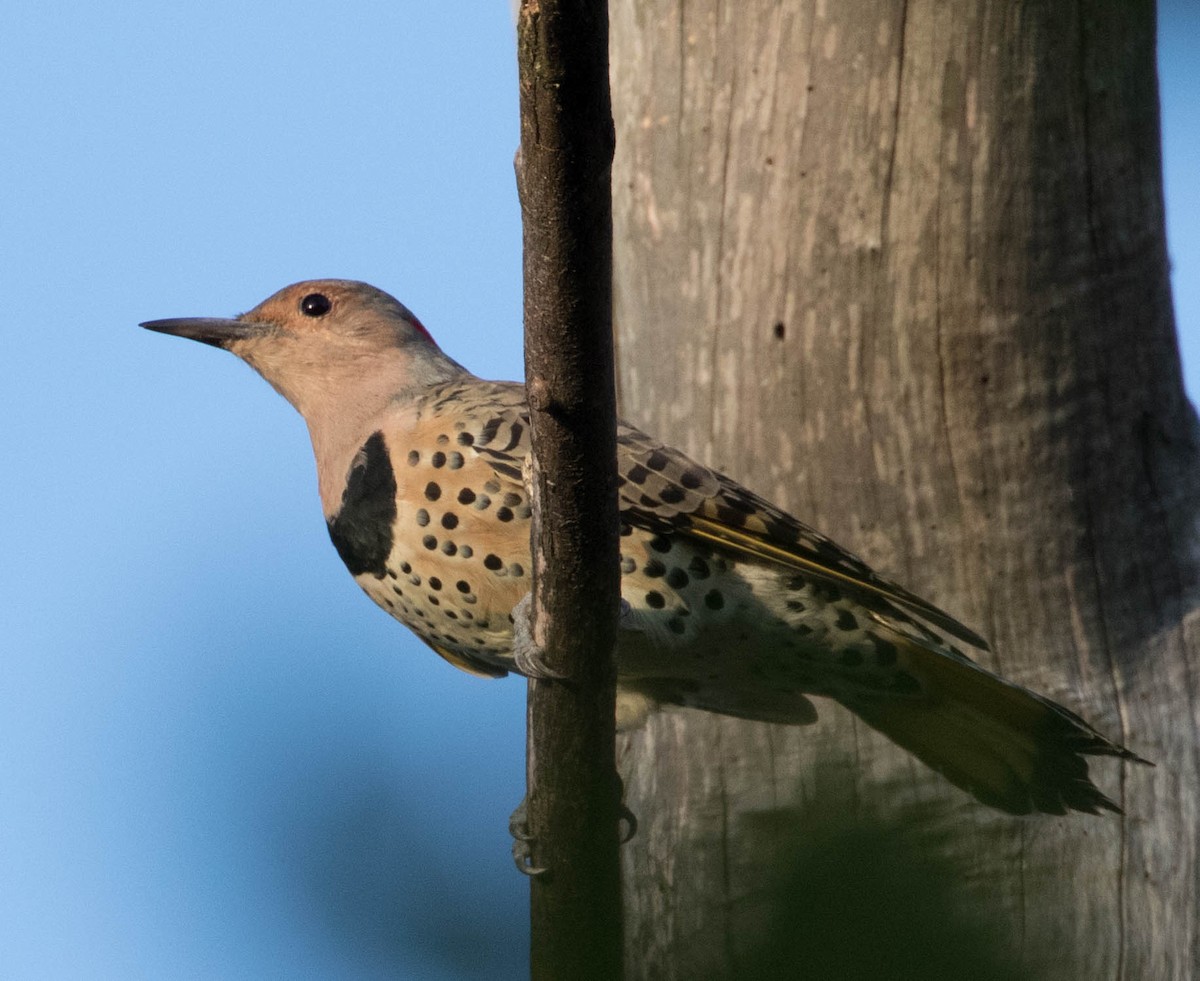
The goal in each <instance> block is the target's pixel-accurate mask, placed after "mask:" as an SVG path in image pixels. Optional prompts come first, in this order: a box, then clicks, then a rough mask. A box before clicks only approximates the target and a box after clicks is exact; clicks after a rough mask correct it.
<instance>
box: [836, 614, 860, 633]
mask: <svg viewBox="0 0 1200 981" xmlns="http://www.w3.org/2000/svg"><path fill="white" fill-rule="evenodd" d="M837 628H838V630H857V629H858V618H857V617H855V615H854V614H853V613H851V612H850V611H849V610H839V611H838V618H837Z"/></svg>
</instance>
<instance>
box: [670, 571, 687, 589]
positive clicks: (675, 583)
mask: <svg viewBox="0 0 1200 981" xmlns="http://www.w3.org/2000/svg"><path fill="white" fill-rule="evenodd" d="M689 581H690V580H689V579H688V574H687V573H686V572H684V571H683V570H682V569H679V568H675V569H672V570H671V571H670V572H668V573H667V585H668V586H670V587H671V588H672V589H683V587H684V586H686V585H687V584H688V582H689Z"/></svg>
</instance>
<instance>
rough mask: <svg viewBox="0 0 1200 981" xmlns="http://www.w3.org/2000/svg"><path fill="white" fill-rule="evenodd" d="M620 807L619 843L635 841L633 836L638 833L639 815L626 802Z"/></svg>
mask: <svg viewBox="0 0 1200 981" xmlns="http://www.w3.org/2000/svg"><path fill="white" fill-rule="evenodd" d="M620 808H621V809H620V812H619V813H618V814H617V822H618V823H617V836H618V837H617V843H618V844H620V845H628V844H629V843H630V842H631V841H633V836H634V835H636V834H637V829H638V820H637V815H636V814H634V813H633V811H631V810H630V809H629V808H628V807H626V806H625V804H624V803H622V804H621V805H620Z"/></svg>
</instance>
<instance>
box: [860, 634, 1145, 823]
mask: <svg viewBox="0 0 1200 981" xmlns="http://www.w3.org/2000/svg"><path fill="white" fill-rule="evenodd" d="M897 646H898V647H899V649H900V652H901V653H900V656H899V660H898V665H899V666H900V667H901V668H902V669H903V670H904V671H905V672H907V673H908V674H909V675H911V676H912V678H913V679H915V681H916V682H917V683H918V685H919V686H920V691H919V693H917V694H913V695H911V696H883V695H880V696H878V697H874V696H862V697H855V698H853V699H844V700H843V701H844V704H845V705H846V707H847V708H849V709H850V710H851V711H852V712H854V713H855V714H856V715H858V716H859V717H860V718H861V719H862V720H863V721H864V722H866V723H867V724H868V725H870V726H872V727H873V728H875V729H878V730H879V731H880V732H882V733H883V734H884V735H885V736H887V737H888V738H889V739H891V740H892V741H893V742H895V743H897V744H898V745H900V746H902V747H903V748H904V749H907V750H908V751H909V752H910V753H912V754H913V755H914V756H916V757H917V758H918V759H920V760H921V761H923V762H924V763H926V764H927V765H929V766H930V767H932V768H933V769H935V770H937V771H938V772H939V773H941V774H943V775H944V776H945V777H946V778H947V779H948V780H949V781H950V782H951V783H953V784H955V785H957V786H959V787H961V788H962V789H964V790H966V791H967V792H968V793H971V794H973V795H974V796H975V797H977V798H978V799H979V800H980V801H982V802H983V803H985V804H988V805H990V806H991V807H995V808H998V809H1000V810H1002V811H1007V812H1008V813H1010V814H1029V813H1031V812H1034V811H1040V812H1043V813H1046V814H1065V813H1066V812H1067V811H1069V810H1074V811H1084V812H1086V813H1089V814H1097V813H1099V812H1100V811H1102V810H1105V811H1114V812H1116V813H1118V814H1119V813H1121V808H1120V807H1118V806H1117V804H1116V803H1114V802H1113V801H1112V800H1110V799H1109V798H1108V797H1107V796H1105V794H1104V793H1102V792H1101V791H1100V789H1099V788H1098V787H1096V785H1095V784H1093V783H1092V781H1091V779H1090V778H1089V776H1088V764H1087V759H1086V757H1088V756H1116V757H1118V758H1120V759H1126V760H1132V761H1135V762H1139V763H1145V762H1146V761H1145V760H1143V759H1141V758H1140V757H1138V756H1137V755H1136V754H1134V753H1132V752H1130V751H1129V750H1127V749H1125V748H1124V747H1123V746H1120V745H1118V744H1116V743H1114V742H1112V741H1111V740H1109V739H1106V738H1105V737H1104V736H1102V735H1101V734H1100V733H1099V732H1097V731H1096V730H1095V729H1093V728H1092V727H1091V726H1090V725H1088V723H1086V722H1085V721H1084V720H1083V719H1081V718H1080V717H1079V716H1077V715H1075V714H1074V713H1073V712H1070V711H1068V710H1067V709H1065V708H1063V707H1062V706H1061V705H1058V704H1056V703H1055V702H1052V701H1050V699H1048V698H1043V697H1042V696H1041V695H1037V694H1034V693H1033V692H1031V691H1028V690H1026V689H1024V688H1021V687H1020V686H1019V685H1015V684H1012V683H1011V682H1008V681H1005V680H1004V679H1002V678H998V677H996V676H995V675H993V674H991V673H990V672H988V671H985V670H984V669H983V668H981V667H979V666H978V665H976V664H974V663H972V662H970V661H968V660H966V659H960V658H957V657H953V656H951V655H949V654H945V653H941V652H939V651H936V650H931V649H929V648H927V647H925V646H924V645H922V644H920V643H918V642H917V641H915V640H913V639H910V638H908V637H903V638H901V637H900V635H897Z"/></svg>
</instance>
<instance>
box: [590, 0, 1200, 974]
mask: <svg viewBox="0 0 1200 981" xmlns="http://www.w3.org/2000/svg"><path fill="white" fill-rule="evenodd" d="M1154 27H1155V24H1154V9H1153V6H1152V5H1151V4H1149V3H1143V2H1125V0H1081V2H1079V3H1071V4H1053V3H1044V2H1043V3H1032V2H1031V3H1014V4H1004V3H984V2H982V0H958V2H956V3H946V2H934V0H911V2H904V0H892V2H887V0H846V2H843V3H825V2H821V0H743V2H742V3H739V4H731V3H722V2H720V0H689V2H688V3H686V4H685V3H683V2H682V0H674V2H671V0H657V2H655V3H650V2H647V0H626V2H625V3H621V4H616V5H614V7H613V24H612V78H613V102H614V115H615V118H616V121H617V128H618V139H617V157H616V161H615V166H614V189H615V200H616V208H615V215H614V219H615V292H616V305H615V325H616V329H617V338H618V347H619V351H620V358H619V376H618V384H619V388H620V392H621V396H622V403H623V404H622V411H623V414H624V415H625V416H626V417H627V418H629V419H630V420H631V421H634V422H636V423H638V424H640V425H642V426H644V427H646V428H647V429H649V430H650V431H652V432H654V433H655V434H656V435H659V436H661V437H663V438H665V439H667V440H669V441H672V442H674V443H676V444H677V445H679V446H681V447H683V448H685V449H687V450H688V451H689V452H690V453H692V454H693V455H694V456H696V457H697V458H699V459H701V460H703V461H705V462H707V463H710V464H712V465H715V466H717V467H720V468H721V469H723V470H725V471H726V472H728V473H729V474H730V475H732V476H734V477H736V478H738V479H739V480H741V481H743V482H745V483H747V484H748V485H749V486H750V487H752V488H753V489H755V490H757V491H758V492H760V493H762V494H763V495H764V496H766V497H768V498H770V499H772V500H774V501H776V502H777V503H779V504H781V505H783V506H784V507H786V508H788V509H789V510H791V511H792V513H794V514H795V515H796V516H797V517H799V518H801V519H802V520H804V521H806V522H809V523H811V524H814V525H816V526H817V527H819V528H821V529H822V530H823V531H825V532H826V533H828V534H830V535H832V536H833V537H834V538H835V539H836V540H838V541H839V542H841V543H842V544H844V545H846V546H849V547H850V548H852V549H854V550H855V551H857V552H858V553H859V554H860V555H861V556H862V557H863V558H865V559H866V560H867V561H868V562H870V563H871V564H872V565H874V566H875V567H876V568H877V569H878V570H879V571H881V572H883V573H885V574H887V575H888V576H890V577H892V578H895V579H896V580H898V581H899V582H901V583H902V584H904V585H906V586H908V587H910V588H911V589H913V590H914V591H916V592H918V593H919V594H922V595H924V596H926V597H927V598H929V599H931V600H933V601H934V602H935V603H937V604H938V605H939V606H941V607H943V608H944V609H946V610H948V611H949V612H951V613H952V614H954V615H956V616H957V617H958V618H959V619H961V620H962V621H963V622H965V623H966V624H968V625H970V626H972V627H975V628H976V629H978V630H980V632H982V633H983V634H985V635H986V636H988V637H990V639H991V641H992V644H993V650H992V651H991V652H979V654H978V658H979V660H981V661H982V663H984V664H985V665H986V666H987V667H988V668H990V669H993V670H996V671H998V672H999V673H1001V674H1003V675H1004V676H1006V677H1008V678H1010V679H1012V680H1014V681H1017V682H1019V683H1021V684H1023V685H1026V686H1028V687H1031V688H1033V689H1035V690H1037V691H1040V692H1042V693H1044V694H1047V695H1049V696H1050V697H1052V698H1055V699H1056V700H1058V701H1060V702H1062V703H1064V704H1065V705H1067V706H1068V707H1070V708H1072V709H1073V710H1075V711H1077V712H1079V713H1080V714H1082V715H1084V716H1085V717H1086V718H1087V719H1088V720H1089V721H1091V722H1092V723H1093V724H1094V725H1096V726H1097V727H1098V728H1099V729H1101V731H1103V732H1105V733H1106V734H1108V735H1110V736H1112V737H1113V738H1114V739H1116V740H1118V741H1120V742H1123V743H1125V744H1126V745H1128V746H1129V747H1130V748H1132V749H1134V750H1135V751H1136V752H1138V753H1140V754H1141V755H1143V756H1146V757H1147V758H1149V759H1152V760H1153V761H1155V763H1156V764H1157V768H1156V769H1153V770H1151V769H1149V768H1145V767H1136V768H1135V767H1130V766H1128V765H1120V764H1117V763H1115V762H1110V761H1100V762H1098V763H1096V764H1094V765H1093V771H1094V776H1095V779H1096V781H1097V783H1098V784H1099V785H1100V786H1101V787H1102V789H1104V790H1105V791H1106V792H1107V793H1109V795H1110V796H1113V797H1114V799H1116V800H1117V801H1118V802H1119V803H1120V804H1121V805H1122V806H1123V807H1124V809H1125V812H1126V813H1125V816H1124V817H1123V818H1122V817H1090V816H1086V815H1078V814H1073V815H1070V816H1068V817H1065V818H1049V817H1034V818H1026V819H1017V818H1012V817H1008V816H1006V815H1002V814H996V813H993V812H989V811H988V810H987V809H986V808H984V807H983V806H982V805H978V804H976V803H975V802H973V801H972V800H970V799H969V798H968V797H967V796H966V795H965V794H963V793H962V792H960V791H958V790H956V789H955V788H954V787H952V786H950V785H949V784H947V783H946V782H945V781H944V780H943V779H941V778H940V777H938V776H937V775H936V774H934V773H932V772H930V771H928V770H926V769H925V768H923V767H922V766H921V765H920V764H918V763H916V762H915V761H914V760H913V759H912V758H911V757H908V756H907V755H906V754H904V753H903V752H902V751H900V750H898V749H896V748H895V747H893V746H891V745H890V744H888V743H887V741H886V740H884V739H883V738H882V737H880V736H878V735H877V734H875V733H874V732H873V731H871V730H870V729H868V728H867V727H866V726H865V725H863V724H862V723H861V722H858V721H856V720H855V719H854V718H853V717H852V716H850V715H849V714H848V713H847V712H845V711H843V710H841V709H840V708H839V707H837V706H834V705H832V704H829V703H822V706H821V708H822V719H821V721H820V722H819V723H818V724H817V725H816V726H813V727H809V728H803V729H801V728H784V727H775V726H768V725H762V724H754V723H747V722H740V721H736V720H731V719H725V718H717V717H712V716H703V715H700V714H697V713H687V712H677V713H664V714H660V715H658V716H655V717H653V718H652V719H651V721H650V722H649V724H648V725H647V727H646V728H645V729H643V730H641V731H639V732H637V733H635V734H632V735H630V736H626V737H622V741H621V745H620V746H619V755H620V756H621V759H622V769H623V772H624V774H625V780H626V788H627V803H628V804H629V805H630V806H631V807H632V809H633V810H634V812H635V813H636V814H637V815H638V817H639V819H640V831H639V834H638V837H637V838H635V839H634V841H633V842H632V843H631V844H629V845H627V846H626V848H625V851H624V863H625V882H626V886H625V889H626V920H627V923H626V936H627V940H626V952H627V953H626V958H627V974H628V976H629V978H631V979H633V978H693V977H700V976H705V977H719V976H733V975H735V974H737V973H738V971H739V970H740V969H744V968H745V966H746V965H747V964H749V963H751V962H752V960H753V957H754V956H755V953H754V951H755V949H756V945H757V944H759V943H760V942H761V941H762V934H763V930H764V924H766V923H768V922H769V920H770V917H771V915H772V914H771V908H770V905H769V904H770V903H771V902H772V900H771V899H770V898H769V897H770V895H771V893H770V889H769V888H768V886H767V884H768V882H769V881H770V875H769V873H770V871H771V869H772V868H773V867H774V866H775V865H776V863H777V862H778V861H779V859H780V856H781V855H783V854H786V851H785V849H786V848H788V847H791V846H790V845H787V844H786V838H787V836H786V834H784V833H782V832H780V831H779V830H778V829H779V827H780V826H781V824H780V822H768V821H766V820H765V817H766V816H768V815H775V816H778V815H779V814H780V813H783V814H786V815H788V818H789V819H788V820H787V821H785V822H782V826H785V827H786V826H787V825H789V824H794V823H795V820H798V818H797V815H798V814H799V813H801V812H804V811H805V810H806V809H809V808H811V805H812V804H813V802H814V800H816V799H817V798H818V797H819V799H820V802H821V803H822V805H823V806H824V807H825V809H826V811H827V812H828V811H829V810H830V809H832V812H833V813H834V814H838V815H846V816H849V815H850V814H852V813H856V812H857V813H862V812H864V811H867V810H870V811H873V812H878V813H879V814H881V815H882V817H883V818H884V819H885V820H890V819H891V818H892V817H895V816H897V815H902V814H911V813H913V807H914V806H915V805H920V811H919V813H920V815H921V821H922V822H923V823H925V824H927V825H928V826H929V827H936V828H937V830H938V834H939V837H938V843H939V851H940V852H941V853H942V854H944V855H946V856H949V857H950V858H951V859H953V861H954V862H955V863H956V867H957V868H958V869H959V870H960V875H961V877H962V878H963V879H964V881H965V882H966V884H967V886H968V887H969V889H970V892H969V896H970V901H969V903H968V905H970V906H972V907H974V908H976V909H977V910H978V912H979V913H980V915H981V916H986V917H987V918H988V920H989V921H990V922H991V923H992V924H993V925H994V926H996V927H997V928H998V929H999V930H1000V931H1001V933H1002V934H1003V936H1004V938H1005V940H1006V942H1007V944H1009V945H1010V947H1011V949H1012V950H1013V951H1014V952H1015V955H1016V956H1017V957H1018V958H1019V959H1020V964H1021V970H1022V971H1024V972H1026V974H1031V973H1034V972H1036V971H1039V970H1043V969H1046V970H1049V969H1053V973H1054V976H1055V977H1075V978H1087V979H1094V978H1107V977H1118V978H1131V979H1141V978H1181V977H1191V976H1193V971H1195V968H1196V966H1197V965H1198V964H1200V933H1198V931H1197V927H1196V898H1197V891H1198V888H1200V887H1198V871H1200V869H1198V867H1197V865H1198V863H1197V854H1196V828H1197V818H1198V814H1197V803H1198V801H1197V780H1196V778H1197V772H1198V766H1197V762H1198V761H1197V729H1198V725H1200V718H1198V714H1197V708H1196V703H1195V695H1196V682H1195V680H1194V677H1193V674H1192V668H1193V665H1195V664H1196V663H1197V661H1196V657H1197V651H1198V649H1200V614H1198V610H1200V588H1198V585H1197V584H1198V582H1200V575H1198V573H1200V563H1198V562H1197V555H1198V554H1200V553H1198V551H1197V544H1198V535H1197V524H1196V518H1197V514H1196V511H1197V504H1198V502H1200V459H1198V452H1197V451H1198V439H1197V426H1196V420H1195V416H1194V413H1193V411H1192V408H1191V406H1190V405H1189V404H1188V403H1187V401H1186V399H1185V397H1184V394H1183V389H1182V381H1181V375H1180V367H1179V358H1178V352H1177V348H1176V342H1175V336H1174V324H1173V317H1172V310H1171V298H1170V289H1169V283H1168V275H1167V257H1166V247H1165V237H1164V230H1163V201H1162V190H1161V168H1160V158H1159V128H1158V94H1157V83H1156V74H1155V63H1154ZM867 801H869V802H871V803H870V804H869V806H868V805H867V804H866V803H864V802H867ZM772 829H775V830H772ZM826 886H827V884H826V883H822V882H810V883H807V884H805V887H806V888H811V889H812V890H814V892H815V893H820V891H821V890H822V889H823V888H826ZM862 930H863V932H864V933H867V932H869V931H870V930H871V925H870V924H868V923H864V924H863V925H862ZM814 942H816V938H814ZM800 976H803V975H800Z"/></svg>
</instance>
